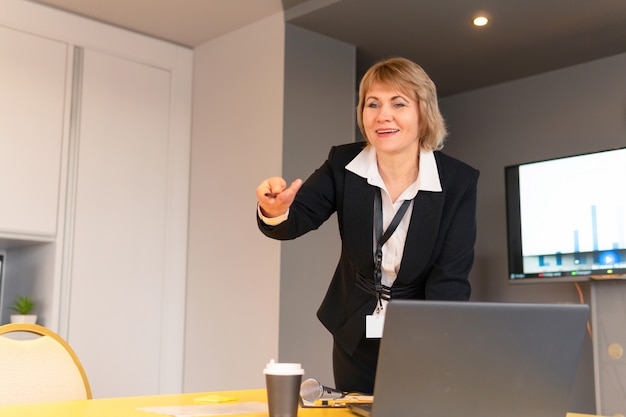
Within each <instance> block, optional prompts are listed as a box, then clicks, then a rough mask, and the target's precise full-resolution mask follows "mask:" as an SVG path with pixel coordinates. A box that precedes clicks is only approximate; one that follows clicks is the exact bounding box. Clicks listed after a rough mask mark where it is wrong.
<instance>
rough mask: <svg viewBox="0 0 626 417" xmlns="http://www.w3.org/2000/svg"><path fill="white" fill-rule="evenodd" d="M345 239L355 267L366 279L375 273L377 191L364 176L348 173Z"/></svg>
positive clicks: (344, 217)
mask: <svg viewBox="0 0 626 417" xmlns="http://www.w3.org/2000/svg"><path fill="white" fill-rule="evenodd" d="M345 182H346V184H345V194H344V201H343V204H344V210H343V223H344V228H343V239H344V240H345V245H344V250H347V251H348V252H349V255H350V259H351V261H352V263H353V266H354V267H355V268H356V269H357V270H358V271H359V272H360V273H361V274H363V275H364V276H366V277H373V274H374V248H373V233H374V232H373V230H374V192H376V191H377V190H378V188H377V187H373V186H371V185H369V184H368V183H367V180H365V179H364V178H362V177H359V176H358V175H356V174H353V173H351V172H348V173H347V174H346V179H345Z"/></svg>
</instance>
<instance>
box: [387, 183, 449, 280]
mask: <svg viewBox="0 0 626 417" xmlns="http://www.w3.org/2000/svg"><path fill="white" fill-rule="evenodd" d="M444 192H445V191H444ZM444 192H429V191H420V192H418V193H417V196H415V201H414V203H413V212H412V213H411V222H410V224H409V230H408V233H407V237H406V243H405V245H404V253H403V255H402V263H401V264H400V270H399V271H398V276H397V278H396V282H398V283H409V282H411V281H412V280H414V279H415V277H416V276H417V275H419V274H421V272H422V270H423V269H424V268H425V267H426V264H427V263H428V260H429V259H430V256H431V253H432V251H433V245H434V242H436V241H437V233H438V231H439V222H440V220H441V215H442V210H443V201H444Z"/></svg>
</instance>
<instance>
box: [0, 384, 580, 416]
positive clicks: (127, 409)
mask: <svg viewBox="0 0 626 417" xmlns="http://www.w3.org/2000/svg"><path fill="white" fill-rule="evenodd" d="M209 394H218V395H220V396H230V397H235V398H237V399H238V401H239V402H251V401H254V402H263V403H264V402H266V401H267V398H266V396H265V390H264V389H259V390H246V391H224V392H218V393H193V394H174V395H153V396H145V397H123V398H104V399H95V400H81V401H63V402H55V403H44V404H27V405H8V406H0V417H151V416H152V417H158V416H162V414H156V413H149V412H146V411H142V410H139V408H144V407H167V406H181V405H198V404H208V403H199V402H196V401H194V400H195V399H197V398H200V397H204V396H207V395H209ZM222 404H223V403H222ZM267 415H268V413H267V412H264V413H255V414H238V416H240V417H243V416H246V417H267ZM347 416H350V417H354V415H353V414H351V413H350V412H349V411H348V410H346V409H345V408H333V409H329V408H315V409H313V408H301V409H300V410H299V411H298V417H347ZM584 416H587V417H589V415H587V414H574V413H568V414H567V417H584Z"/></svg>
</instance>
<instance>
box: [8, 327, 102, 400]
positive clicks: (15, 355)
mask: <svg viewBox="0 0 626 417" xmlns="http://www.w3.org/2000/svg"><path fill="white" fill-rule="evenodd" d="M24 332H26V333H31V334H30V335H28V334H27V335H25V334H24ZM9 333H13V334H14V335H12V336H11V337H9ZM32 334H35V335H37V336H34V337H33V335H32ZM84 399H91V388H90V387H89V381H88V380H87V376H86V374H85V370H84V369H83V366H82V365H81V363H80V361H79V360H78V357H77V356H76V354H75V353H74V351H73V350H72V348H71V347H70V346H69V345H68V343H67V342H66V341H65V340H63V338H61V337H60V336H59V335H58V334H56V333H55V332H53V331H52V330H50V329H48V328H46V327H43V326H40V325H37V324H29V323H13V324H5V325H3V326H0V405H8V404H29V403H41V402H52V401H67V400H84Z"/></svg>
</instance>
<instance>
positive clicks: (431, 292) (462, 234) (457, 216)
mask: <svg viewBox="0 0 626 417" xmlns="http://www.w3.org/2000/svg"><path fill="white" fill-rule="evenodd" d="M478 176H479V172H478V171H477V170H475V169H473V168H472V169H471V174H470V175H464V176H463V177H464V179H465V180H466V181H463V183H464V187H458V188H456V189H455V191H456V192H457V193H458V194H459V195H458V196H456V197H455V196H449V197H452V200H453V201H454V203H455V204H453V205H452V207H449V208H448V209H447V210H450V211H449V212H448V213H447V215H448V216H450V219H449V221H448V223H447V224H445V225H442V226H444V227H443V229H442V230H440V233H444V235H443V236H442V237H440V238H441V239H442V240H441V246H440V247H439V248H438V249H439V254H438V256H437V258H436V260H435V263H434V265H433V268H432V270H431V272H430V274H429V277H428V279H427V282H426V294H425V295H426V299H432V300H469V297H470V293H471V287H470V283H469V280H468V276H469V273H470V271H471V269H472V265H473V263H474V244H475V242H476V200H477V188H478Z"/></svg>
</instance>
